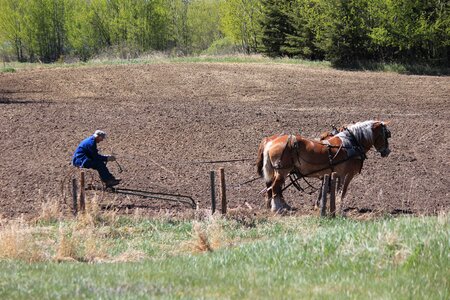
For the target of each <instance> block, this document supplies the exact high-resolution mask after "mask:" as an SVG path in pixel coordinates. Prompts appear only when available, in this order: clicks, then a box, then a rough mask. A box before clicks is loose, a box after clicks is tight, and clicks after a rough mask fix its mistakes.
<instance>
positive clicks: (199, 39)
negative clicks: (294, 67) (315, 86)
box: [0, 0, 450, 67]
mask: <svg viewBox="0 0 450 300" xmlns="http://www.w3.org/2000/svg"><path fill="white" fill-rule="evenodd" d="M0 7H1V9H0V45H2V46H1V47H2V49H3V50H2V55H5V53H6V52H7V53H8V54H7V55H8V56H11V52H13V53H14V57H15V59H16V60H17V61H21V62H24V61H30V62H36V61H40V62H55V61H64V60H65V59H66V58H71V57H76V58H78V59H80V60H82V61H87V60H89V59H90V58H92V57H94V56H96V55H98V54H99V53H112V56H114V57H116V58H122V59H134V58H136V57H138V56H140V55H142V54H146V53H150V52H153V51H163V52H166V53H171V54H172V55H173V56H180V55H182V56H183V55H192V54H199V53H202V52H203V51H205V50H206V49H208V48H210V49H214V48H217V47H218V46H219V45H221V43H222V44H223V43H224V41H226V43H229V42H231V43H232V45H230V47H228V48H229V49H239V50H240V51H242V52H244V53H247V54H251V53H263V54H266V55H267V56H270V57H285V56H286V57H295V58H300V59H312V60H321V59H328V60H330V61H331V62H332V63H333V64H334V65H335V66H344V67H345V66H358V65H360V64H361V63H363V64H364V63H366V62H388V63H402V64H408V65H409V64H417V63H418V64H426V65H430V66H447V67H448V66H450V1H443V0H427V1H420V0H413V1H411V0H399V1H392V0H89V1H85V0H0ZM5 45H6V46H7V48H8V50H7V51H5V50H4V49H5ZM211 46H212V47H211Z"/></svg>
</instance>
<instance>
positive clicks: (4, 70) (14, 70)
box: [0, 67, 16, 73]
mask: <svg viewBox="0 0 450 300" xmlns="http://www.w3.org/2000/svg"><path fill="white" fill-rule="evenodd" d="M14 72H16V69H15V68H12V67H3V68H2V69H0V73H14Z"/></svg>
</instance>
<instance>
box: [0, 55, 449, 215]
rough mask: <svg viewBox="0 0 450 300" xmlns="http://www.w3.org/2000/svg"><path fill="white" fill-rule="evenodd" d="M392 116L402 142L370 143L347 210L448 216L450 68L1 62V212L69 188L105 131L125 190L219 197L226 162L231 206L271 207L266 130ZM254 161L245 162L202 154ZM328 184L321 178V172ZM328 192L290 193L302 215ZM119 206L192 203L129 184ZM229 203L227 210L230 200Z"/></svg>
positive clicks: (163, 207) (31, 209) (28, 210)
mask: <svg viewBox="0 0 450 300" xmlns="http://www.w3.org/2000/svg"><path fill="white" fill-rule="evenodd" d="M370 119H381V120H386V121H390V122H391V123H390V125H389V128H390V130H391V132H392V138H391V139H390V145H391V150H392V153H391V155H390V156H389V157H387V158H381V157H380V156H379V154H377V153H376V152H375V151H370V152H369V153H368V159H367V161H366V162H365V164H364V167H363V170H362V173H361V174H360V175H358V176H357V177H356V178H355V179H354V180H353V181H352V183H351V184H350V188H349V193H348V196H347V198H346V199H345V201H344V203H343V208H344V209H345V210H346V211H351V212H359V213H365V212H375V211H376V212H381V213H386V214H395V213H411V214H416V215H422V214H435V213H437V212H440V211H448V210H449V208H450V177H449V170H450V164H449V157H450V122H449V121H450V78H449V77H431V76H405V75H398V74H391V73H372V72H345V71H338V70H332V69H326V68H312V67H306V66H301V65H287V64H255V63H253V64H232V63H224V64H222V63H176V64H175V63H174V64H164V63H163V64H150V65H121V66H94V67H78V68H42V69H32V70H22V71H18V72H16V73H0V149H1V156H0V216H3V217H16V216H19V215H21V214H24V215H26V216H33V215H37V214H39V213H40V210H41V206H42V203H44V202H47V201H50V200H51V199H57V200H58V201H59V200H61V199H62V194H61V193H62V192H61V181H62V180H63V179H64V178H65V177H67V176H66V174H68V172H70V170H71V167H70V166H69V164H70V160H71V155H72V153H73V151H74V150H75V148H76V146H77V145H78V143H79V142H80V141H81V140H82V139H84V138H85V137H87V136H89V135H91V134H92V133H93V132H94V131H95V130H96V129H102V130H105V131H106V132H107V133H108V135H109V136H108V140H107V141H106V142H103V143H101V144H99V148H100V149H101V152H102V153H104V154H111V153H114V154H115V155H116V156H117V158H118V162H119V163H120V165H121V166H122V167H123V169H124V172H123V173H121V174H118V167H117V165H116V164H115V163H112V164H111V165H110V170H111V171H112V172H113V173H114V174H115V175H117V176H119V177H120V178H122V179H123V183H122V184H121V187H124V188H129V189H138V190H145V191H152V192H162V193H176V194H183V195H188V196H191V197H192V198H193V199H195V201H196V202H198V204H199V207H200V208H209V207H210V205H211V204H210V201H211V200H210V199H211V195H210V193H211V192H210V171H211V170H216V171H217V169H218V168H219V167H224V168H225V175H226V183H227V198H228V201H229V208H231V209H233V208H243V209H250V208H252V209H253V210H255V211H263V210H264V199H263V196H261V195H259V192H260V191H261V190H262V189H263V188H264V186H265V185H264V182H263V180H262V179H258V180H255V181H253V182H251V183H248V184H243V185H240V183H242V182H245V181H246V180H249V179H252V178H254V177H256V170H255V165H254V163H255V160H256V151H257V147H258V144H259V142H260V140H261V139H262V138H263V137H265V136H268V135H272V134H278V133H299V131H300V132H301V134H302V135H304V136H306V137H310V138H315V137H318V136H319V134H320V133H321V132H323V131H326V130H330V124H336V125H343V124H348V123H349V122H352V121H364V120H370ZM233 159H245V160H243V161H240V162H224V163H215V164H212V163H199V162H202V161H213V160H233ZM312 183H313V184H314V185H315V186H318V184H319V182H318V181H317V180H312ZM316 197H317V194H313V195H307V194H304V193H300V192H299V191H297V190H295V189H294V188H289V189H287V190H286V191H285V198H286V200H287V202H288V203H289V204H291V205H292V206H293V207H295V208H296V209H297V213H299V214H317V211H315V210H313V209H312V207H313V203H314V199H315V198H316ZM102 201H109V202H111V203H113V204H114V206H115V207H116V208H124V207H127V208H128V210H127V211H128V212H129V213H131V212H132V211H133V208H135V207H140V208H141V209H142V210H143V211H145V213H148V214H150V215H151V214H154V213H161V212H164V211H165V212H168V211H169V212H170V211H177V212H179V211H186V210H190V209H191V208H189V206H188V205H185V204H182V203H176V202H166V201H162V200H149V199H142V198H139V197H134V196H123V195H117V194H106V195H102ZM218 207H220V206H219V205H218Z"/></svg>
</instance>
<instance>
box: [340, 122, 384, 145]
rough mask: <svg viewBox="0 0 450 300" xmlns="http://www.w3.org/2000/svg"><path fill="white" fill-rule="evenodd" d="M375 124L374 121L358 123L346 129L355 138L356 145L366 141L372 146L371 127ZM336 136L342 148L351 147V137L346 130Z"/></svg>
mask: <svg viewBox="0 0 450 300" xmlns="http://www.w3.org/2000/svg"><path fill="white" fill-rule="evenodd" d="M375 122H376V121H374V120H369V121H364V122H358V123H355V124H352V125H350V126H348V127H347V129H348V131H350V132H351V133H352V134H353V135H354V136H355V138H356V140H357V141H358V143H361V142H362V141H367V142H369V143H370V144H373V131H372V127H373V124H374V123H375ZM337 136H338V137H339V138H340V139H341V140H342V143H343V146H344V147H350V146H352V143H351V136H350V133H349V132H347V130H344V131H342V132H340V133H339V134H338V135H337Z"/></svg>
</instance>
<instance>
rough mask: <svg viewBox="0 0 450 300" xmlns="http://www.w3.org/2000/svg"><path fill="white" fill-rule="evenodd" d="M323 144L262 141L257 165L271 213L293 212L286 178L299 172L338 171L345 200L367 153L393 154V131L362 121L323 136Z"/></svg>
mask: <svg viewBox="0 0 450 300" xmlns="http://www.w3.org/2000/svg"><path fill="white" fill-rule="evenodd" d="M321 137H322V138H323V139H322V140H321V141H316V140H311V139H307V138H304V137H302V136H300V135H280V136H271V137H268V138H265V139H263V140H262V141H261V143H260V145H259V149H258V159H257V162H256V165H257V171H258V174H259V175H260V176H263V177H264V180H265V182H266V197H267V198H266V199H267V200H268V201H270V206H271V210H272V211H275V212H280V211H282V210H284V209H289V208H290V207H289V205H287V204H286V202H285V201H284V198H283V195H282V191H283V184H284V182H285V179H286V177H287V176H288V175H289V174H290V173H291V172H296V173H297V175H298V176H299V177H315V178H319V179H322V178H323V175H325V174H331V173H332V172H336V173H337V176H338V182H339V185H338V191H339V194H340V197H341V200H342V199H344V197H345V195H346V193H347V188H348V185H349V184H350V181H351V180H352V179H353V177H354V176H355V175H356V174H358V173H360V172H361V169H362V166H363V162H364V160H365V159H366V153H367V152H368V151H369V150H370V149H371V148H372V147H374V148H375V149H376V151H378V152H379V153H380V154H381V156H382V157H387V156H388V155H389V153H390V152H391V151H390V149H389V142H388V139H389V138H390V137H391V132H390V131H389V129H388V128H387V123H385V122H382V121H374V120H369V121H364V122H358V123H355V124H352V125H349V126H348V127H344V128H343V129H342V131H341V132H339V133H337V134H336V135H324V136H321Z"/></svg>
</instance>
